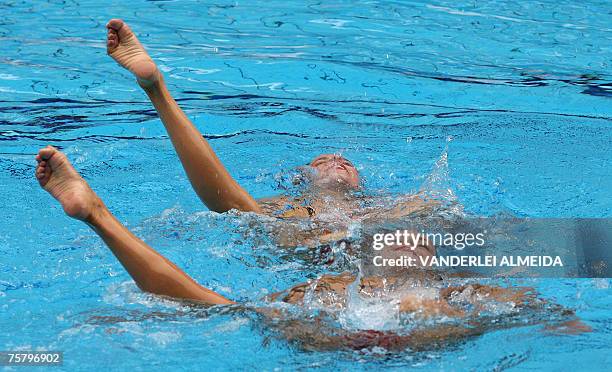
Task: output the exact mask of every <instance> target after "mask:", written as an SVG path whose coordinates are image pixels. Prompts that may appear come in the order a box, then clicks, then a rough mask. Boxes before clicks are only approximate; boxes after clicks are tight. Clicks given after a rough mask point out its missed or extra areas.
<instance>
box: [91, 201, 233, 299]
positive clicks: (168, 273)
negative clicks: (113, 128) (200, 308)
mask: <svg viewBox="0 0 612 372" xmlns="http://www.w3.org/2000/svg"><path fill="white" fill-rule="evenodd" d="M100 204H101V202H100ZM86 222H87V224H88V225H89V226H90V227H91V228H92V229H93V230H94V231H95V232H96V233H97V234H98V235H99V236H100V237H101V238H102V240H104V242H105V243H106V244H107V245H108V247H109V248H110V249H111V251H112V252H113V254H114V255H115V257H117V259H118V260H119V262H121V264H122V265H123V267H124V268H125V269H126V270H127V272H128V273H129V274H130V276H131V277H132V279H134V281H135V282H136V284H137V285H138V287H139V288H140V289H142V290H143V291H147V292H151V293H154V294H157V295H163V296H168V297H174V298H178V299H185V300H195V301H199V302H204V303H207V304H210V305H217V304H232V303H233V302H232V301H230V300H228V299H226V298H225V297H223V296H221V295H220V294H218V293H215V292H213V291H211V290H210V289H207V288H204V287H202V286H201V285H199V284H198V283H196V281H195V280H193V279H192V278H191V277H189V276H188V275H187V274H185V273H184V272H183V271H182V270H181V269H179V268H178V267H177V266H176V265H174V264H173V263H172V262H170V261H169V260H168V259H166V258H165V257H163V256H162V255H160V254H159V253H157V252H156V251H155V250H154V249H153V248H151V247H149V246H148V245H147V244H145V243H144V242H143V241H142V240H140V239H139V238H138V237H136V236H135V235H134V234H132V233H131V232H130V231H129V230H128V229H127V228H126V227H125V226H123V225H122V224H121V223H120V222H119V221H118V220H117V219H116V218H115V217H114V216H113V215H112V214H111V213H110V212H109V211H108V209H107V208H106V207H105V206H104V205H103V204H102V205H101V206H100V207H99V208H97V211H96V213H92V214H91V216H90V217H89V218H88V219H87V221H86Z"/></svg>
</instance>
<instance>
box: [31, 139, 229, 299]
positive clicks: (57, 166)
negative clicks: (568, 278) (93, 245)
mask: <svg viewBox="0 0 612 372" xmlns="http://www.w3.org/2000/svg"><path fill="white" fill-rule="evenodd" d="M36 161H37V162H38V166H37V167H36V178H37V179H38V182H39V184H40V186H41V187H42V188H43V189H44V190H46V191H47V192H48V193H49V194H51V196H53V197H54V198H55V199H57V200H58V201H59V202H60V204H61V205H62V207H63V208H64V211H65V212H66V214H67V215H68V216H70V217H72V218H75V219H78V220H80V221H83V222H85V223H87V224H88V225H89V226H90V227H91V228H92V229H93V230H94V231H95V232H96V233H97V234H98V235H99V236H100V237H101V238H102V240H104V242H105V243H106V245H108V247H109V248H110V249H111V251H112V252H113V254H114V255H115V257H117V259H118V260H119V262H121V264H122V265H123V267H124V268H125V269H126V270H127V272H128V273H129V274H130V275H131V276H132V278H133V279H134V281H135V282H136V284H137V285H138V287H139V288H140V289H142V290H143V291H147V292H151V293H154V294H157V295H162V296H168V297H173V298H179V299H185V300H194V301H200V302H204V303H207V304H230V303H232V301H230V300H228V299H226V298H224V297H223V296H221V295H220V294H217V293H215V292H213V291H211V290H209V289H207V288H204V287H202V286H201V285H199V284H198V283H196V282H195V281H194V280H193V279H192V278H190V277H189V276H188V275H187V274H185V272H183V271H182V270H181V269H179V268H178V267H177V266H176V265H174V264H173V263H172V262H170V261H168V260H167V259H166V258H165V257H163V256H162V255H160V254H159V253H157V252H156V251H155V250H154V249H153V248H151V247H149V246H148V245H147V244H146V243H144V242H143V241H142V240H140V239H139V238H138V237H136V236H135V235H134V234H132V233H131V232H130V231H129V230H128V229H127V228H126V227H125V226H123V225H122V224H121V223H120V222H119V221H118V220H117V219H116V218H115V217H114V216H113V215H112V214H111V213H110V211H109V210H108V209H107V208H106V206H105V205H104V203H103V202H102V200H101V199H100V198H99V197H98V196H97V195H96V194H95V193H94V192H93V190H92V189H91V188H90V187H89V185H88V184H87V182H85V180H84V179H83V178H81V176H80V175H79V174H78V173H77V171H76V170H75V169H74V167H73V166H72V164H70V162H69V161H68V158H66V155H64V154H63V153H61V152H59V151H58V150H57V149H55V148H53V147H51V146H48V147H45V148H44V149H42V150H40V151H39V153H38V155H37V156H36Z"/></svg>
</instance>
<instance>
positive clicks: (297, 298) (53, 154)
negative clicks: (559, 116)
mask: <svg viewBox="0 0 612 372" xmlns="http://www.w3.org/2000/svg"><path fill="white" fill-rule="evenodd" d="M107 28H108V35H107V47H108V53H109V54H110V55H111V56H112V57H113V58H114V59H115V60H116V61H117V62H118V63H119V64H121V65H122V66H123V67H125V68H127V69H128V70H129V71H131V72H132V73H133V74H134V75H135V76H136V78H137V81H138V83H139V84H140V86H141V87H142V88H143V89H144V90H145V92H146V93H147V95H148V96H149V97H150V98H151V101H152V102H153V104H154V106H155V108H156V109H157V111H158V113H159V115H160V117H161V119H162V122H163V123H164V125H165V127H166V129H167V131H168V133H169V135H170V138H171V140H172V143H173V144H174V147H175V149H176V151H177V153H178V155H179V158H180V159H181V162H182V164H183V167H184V168H185V171H186V173H187V175H188V176H189V179H190V181H191V183H192V185H193V188H194V190H195V191H196V193H197V194H198V196H199V197H200V198H201V199H202V201H203V202H204V203H205V204H206V205H207V206H208V207H209V208H210V209H211V210H214V211H217V212H225V211H228V210H230V209H238V210H241V211H250V212H256V213H263V212H264V210H263V208H262V207H261V206H260V204H259V203H258V202H257V201H255V200H254V199H253V198H252V197H251V196H250V195H249V194H248V193H247V192H246V191H244V189H242V188H241V187H240V186H239V185H238V184H237V183H236V182H235V181H234V179H233V178H232V177H231V176H230V175H229V174H228V172H227V170H226V169H225V167H224V166H223V165H222V164H221V162H220V161H219V159H218V158H217V156H216V155H215V153H214V152H213V150H212V149H211V147H210V146H209V145H208V143H207V142H206V140H205V139H204V138H203V137H202V136H201V134H200V133H199V132H198V131H197V129H196V128H195V126H194V125H193V124H192V123H191V122H190V121H189V119H188V118H187V117H186V115H185V114H184V113H183V111H182V110H181V109H180V108H179V107H178V105H177V104H176V102H175V101H174V99H173V98H172V97H171V96H170V93H169V92H168V90H167V88H166V86H165V84H164V83H163V78H162V76H161V74H160V72H159V70H158V69H157V67H156V66H155V64H154V63H153V61H152V60H151V58H150V57H149V56H148V54H147V53H146V52H145V50H144V48H143V47H142V46H141V45H140V43H139V42H138V39H137V38H136V36H135V35H134V34H133V32H132V31H131V30H130V28H129V27H128V26H127V25H126V24H125V23H124V22H122V21H121V20H117V19H113V20H111V21H110V22H109V23H108V25H107ZM36 161H37V163H38V165H37V167H36V172H35V174H36V178H37V179H38V182H39V184H40V186H41V187H42V188H43V189H44V190H46V191H47V192H48V193H49V194H51V195H52V196H53V197H54V198H55V199H56V200H58V201H59V202H60V204H61V205H62V207H63V209H64V211H65V213H66V214H67V215H68V216H70V217H72V218H75V219H77V220H80V221H83V222H85V223H86V224H88V225H89V226H90V227H91V228H92V229H93V230H94V231H95V232H96V233H97V234H98V235H99V236H100V237H101V238H102V240H103V241H104V242H105V243H106V245H107V246H108V247H109V248H110V250H111V251H112V252H113V254H114V255H115V256H116V257H117V259H118V260H119V262H120V263H121V264H122V265H123V267H124V268H125V269H126V271H127V272H128V273H129V274H130V276H131V277H132V279H133V280H134V281H135V282H136V284H137V285H138V287H139V288H140V289H142V290H143V291H146V292H150V293H153V294H156V295H161V296H166V297H171V298H174V299H178V300H186V301H192V302H196V303H199V304H205V305H231V304H234V302H233V301H232V300H230V299H227V298H226V297H224V296H222V295H221V294H218V293H216V292H214V291H212V290H210V289H208V288H205V287H203V286H201V285H199V284H198V283H197V282H196V281H195V280H193V279H192V278H191V277H190V276H189V275H187V274H186V273H185V272H183V271H182V270H181V269H180V268H179V267H177V266H176V265H175V264H173V263H172V262H170V261H169V260H168V259H166V258H165V257H163V256H162V255H160V254H159V253H158V252H156V251H155V250H154V249H153V248H151V247H150V246H148V245H147V244H146V243H144V242H143V241H142V240H141V239H139V238H138V237H136V236H135V235H134V234H132V233H131V232H130V231H129V230H128V229H127V228H126V227H125V226H123V225H122V224H121V222H119V220H117V218H115V217H114V216H113V215H112V213H111V212H110V211H109V210H108V208H107V207H106V206H105V204H104V203H103V202H102V200H101V199H100V198H99V197H98V196H97V195H96V194H95V193H94V191H93V190H92V189H91V188H90V187H89V185H88V184H87V182H85V180H84V179H83V178H82V177H81V176H80V175H79V174H78V172H77V171H76V170H75V169H74V167H73V166H72V164H71V163H70V162H69V160H68V158H67V157H66V156H65V154H63V153H62V152H60V151H58V150H57V149H55V148H53V147H51V146H48V147H45V148H43V149H41V150H40V151H39V153H38V155H37V156H36ZM310 166H311V167H312V168H313V170H314V171H315V176H314V180H313V182H314V184H315V186H316V187H318V188H319V189H320V192H321V193H324V194H327V195H334V197H338V198H340V199H342V198H344V196H342V195H343V193H344V191H347V190H354V189H357V188H358V187H359V174H358V172H357V170H356V169H355V167H354V166H353V165H352V164H351V163H350V162H349V161H348V160H346V159H344V158H343V157H341V156H337V155H327V154H326V155H321V156H318V157H317V158H315V159H314V160H313V161H312V162H311V163H310ZM419 207H420V206H419ZM419 207H417V208H419ZM308 212H309V213H308V214H307V216H311V215H312V213H313V212H312V211H308ZM315 213H316V210H315ZM397 248H398V249H396V250H389V251H388V252H390V253H389V254H391V255H393V254H400V253H401V252H402V249H405V248H407V247H397ZM408 248H409V247H408ZM417 248H418V249H416V250H411V251H412V252H413V253H412V254H421V255H433V254H435V249H434V248H433V247H431V246H420V247H417ZM393 252H395V253H393ZM415 252H416V253H415ZM391 258H392V257H391ZM398 278H399V277H397V276H396V277H390V278H382V279H381V278H380V277H376V276H370V277H363V278H356V277H355V276H354V275H352V274H348V273H345V274H340V275H327V276H323V277H321V278H319V279H317V280H316V281H314V282H311V283H308V284H301V285H297V286H295V287H293V288H291V289H289V290H287V291H285V292H282V293H277V294H274V295H272V296H270V298H269V300H271V301H283V302H286V303H291V304H295V305H298V306H299V305H301V304H302V303H303V301H304V293H305V290H306V288H307V287H310V288H314V295H318V296H321V298H325V299H326V301H332V303H329V305H330V306H332V307H343V306H346V299H347V290H348V286H349V285H350V284H351V283H354V282H355V281H356V280H359V283H358V285H359V292H360V294H361V295H363V296H371V295H372V293H375V292H377V291H379V290H380V289H381V288H382V287H383V286H388V285H389V283H393V282H394V280H397V279H398ZM399 287H401V285H399ZM466 290H469V291H471V292H474V291H475V292H476V293H477V294H478V295H479V296H485V297H489V298H491V299H494V300H498V301H500V302H511V303H513V304H517V305H518V306H524V307H532V308H537V307H542V308H543V305H542V304H543V302H542V300H540V299H538V298H537V297H535V295H534V294H533V293H531V292H530V290H529V289H525V288H518V289H504V288H498V287H489V286H481V285H477V286H470V288H467V287H465V286H464V287H450V288H445V289H439V288H430V289H428V295H427V296H424V295H423V293H420V292H418V291H417V292H414V291H406V292H405V293H404V292H400V293H399V297H398V301H399V302H398V304H399V310H400V311H403V312H408V313H411V314H420V315H421V316H424V317H427V316H432V315H436V314H438V315H444V316H448V317H457V318H462V319H470V322H471V323H470V326H469V327H460V326H448V325H445V326H438V327H434V328H428V329H418V330H415V331H414V332H412V333H410V334H409V335H398V334H395V333H392V332H391V333H389V332H378V331H363V332H352V331H346V330H340V329H333V330H328V331H329V332H325V327H320V325H315V326H313V325H312V324H309V323H307V322H300V321H297V322H296V321H295V320H287V318H283V314H282V313H280V312H279V311H278V309H273V308H270V309H257V311H259V312H260V313H262V314H264V315H265V316H266V318H268V319H271V318H272V319H275V323H277V324H284V325H283V327H282V329H281V333H282V334H283V336H284V337H286V338H287V339H288V340H291V341H295V342H298V343H300V344H301V345H302V346H304V347H305V348H308V349H317V350H324V349H361V348H364V347H375V346H381V347H385V348H388V349H403V348H406V347H411V348H417V347H420V346H423V347H425V346H427V345H431V344H439V343H443V342H446V341H452V340H457V339H462V338H465V337H468V336H474V335H478V334H481V333H483V332H484V331H485V330H487V329H489V328H487V327H484V326H478V324H477V319H476V318H475V316H476V313H474V312H466V311H465V309H462V308H460V307H457V306H455V305H453V304H452V303H451V302H452V301H451V298H452V297H453V296H454V295H455V294H457V293H463V292H464V291H466ZM479 296H473V297H472V300H471V301H474V305H475V306H474V309H475V310H474V311H476V310H477V309H478V298H479ZM330 299H331V300H330ZM559 309H560V310H559V311H561V312H567V314H566V315H568V317H569V318H570V319H569V320H567V321H566V322H564V323H562V324H560V325H559V326H558V327H560V328H558V329H561V331H563V330H567V332H570V333H571V332H584V331H588V326H585V325H584V324H582V323H580V322H579V321H578V320H577V319H575V317H574V316H573V313H571V311H569V310H565V309H562V308H560V307H559ZM279 319H280V322H279V321H278V320H279ZM283 319H285V320H287V321H286V322H284V323H283Z"/></svg>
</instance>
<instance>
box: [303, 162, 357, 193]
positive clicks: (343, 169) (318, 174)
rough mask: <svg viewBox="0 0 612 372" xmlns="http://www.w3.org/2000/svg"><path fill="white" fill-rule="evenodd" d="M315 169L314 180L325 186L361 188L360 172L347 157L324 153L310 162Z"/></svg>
mask: <svg viewBox="0 0 612 372" xmlns="http://www.w3.org/2000/svg"><path fill="white" fill-rule="evenodd" d="M309 165H310V167H311V168H312V169H313V170H314V178H313V182H314V184H315V185H317V186H319V187H323V188H337V187H338V186H340V187H342V188H348V189H357V188H359V172H357V169H356V168H355V166H354V165H353V164H352V163H351V162H350V161H348V160H347V159H346V158H345V157H343V156H341V155H337V154H323V155H319V156H317V157H316V158H314V160H313V161H311V162H310V164H309Z"/></svg>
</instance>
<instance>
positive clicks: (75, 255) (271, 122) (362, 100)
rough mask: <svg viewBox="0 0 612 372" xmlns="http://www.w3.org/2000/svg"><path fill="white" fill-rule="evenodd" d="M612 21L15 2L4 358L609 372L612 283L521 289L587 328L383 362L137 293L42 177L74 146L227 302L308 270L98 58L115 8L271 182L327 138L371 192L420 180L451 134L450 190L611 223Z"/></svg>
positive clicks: (138, 364) (2, 81) (584, 8)
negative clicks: (214, 206) (240, 208)
mask: <svg viewBox="0 0 612 372" xmlns="http://www.w3.org/2000/svg"><path fill="white" fill-rule="evenodd" d="M611 12H612V8H611V5H610V4H609V2H606V1H584V2H577V1H529V2H513V1H487V2H465V1H462V2H451V1H427V2H419V1H405V2H404V1H367V2H366V1H364V2H357V3H356V2H349V1H346V2H342V1H341V2H334V3H327V2H297V1H296V2H284V1H265V2H260V1H249V2H237V1H233V2H229V1H228V2H222V1H217V2H214V3H213V2H199V1H180V2H177V1H131V2H129V3H124V2H116V1H112V2H104V3H102V2H95V1H79V2H70V1H68V2H63V3H59V2H58V3H39V2H28V1H24V2H18V3H3V4H0V14H2V20H1V21H0V38H1V40H2V44H1V45H0V48H1V51H2V52H1V53H0V64H1V69H0V169H1V170H2V171H1V172H0V195H2V198H1V199H0V208H1V210H2V214H1V217H0V218H1V226H2V228H1V229H0V256H1V257H2V258H1V259H0V308H1V313H2V315H1V316H0V323H1V324H0V328H1V329H2V332H1V333H0V349H2V350H11V349H24V350H28V349H45V350H63V351H64V352H65V362H64V368H66V369H91V368H95V367H96V366H99V365H102V364H104V365H106V366H109V367H111V368H116V369H126V370H127V369H147V370H161V369H165V368H172V367H176V366H180V367H179V368H184V369H195V368H206V369H213V370H217V369H223V368H230V369H237V368H256V369H264V370H273V369H277V368H279V369H293V368H300V367H301V368H306V367H319V368H324V369H349V368H350V369H369V368H382V367H395V368H405V367H413V368H417V369H423V370H464V369H476V370H503V369H508V368H513V367H516V368H520V369H540V368H547V369H554V370H567V369H570V368H571V369H574V368H581V367H584V368H587V367H588V368H589V369H593V370H606V369H608V366H609V365H610V362H612V361H611V359H610V355H612V354H611V353H610V351H611V347H610V344H611V343H610V341H611V337H612V336H611V335H612V329H611V326H610V324H611V323H610V320H611V314H610V310H609V309H610V305H612V297H611V296H610V289H609V279H596V280H593V279H578V280H569V279H563V280H562V279H547V280H539V281H533V280H530V281H527V282H528V283H529V284H530V285H535V286H536V287H537V288H538V290H539V291H540V292H541V293H542V296H543V297H546V298H550V299H552V300H554V301H556V302H558V303H561V304H563V305H565V306H568V307H571V308H574V309H576V311H577V314H578V315H579V316H580V317H581V318H582V319H583V320H584V321H585V322H586V323H588V324H589V325H590V326H591V327H592V328H593V329H594V331H593V332H592V333H588V334H582V335H577V336H553V335H548V334H545V333H543V332H541V331H540V330H541V327H524V328H514V329H509V330H504V331H496V332H491V333H488V334H485V335H484V336H482V337H479V338H476V339H473V340H469V341H467V342H465V343H463V344H461V345H458V346H457V347H455V348H452V349H448V350H436V351H431V352H425V353H410V352H406V353H400V354H394V355H383V356H381V355H369V354H367V353H345V352H343V353H308V352H304V351H301V350H299V349H296V348H294V347H292V346H291V345H289V344H287V343H286V342H284V341H283V340H281V339H278V338H275V337H271V336H270V334H269V332H268V331H267V330H266V329H265V327H264V326H263V325H262V324H261V322H259V320H258V319H257V318H256V317H255V316H253V315H252V314H249V313H245V312H241V311H233V310H230V309H218V308H213V309H206V310H197V311H196V310H193V309H188V308H185V307H183V306H181V305H178V304H176V303H173V302H169V301H163V300H160V299H158V298H155V297H153V296H150V295H147V294H143V293H141V292H140V291H139V290H138V289H137V288H136V286H135V285H134V284H133V282H132V281H131V280H130V278H129V276H128V275H127V274H126V273H125V271H124V270H123V268H122V267H121V266H120V264H119V263H118V262H116V260H115V258H114V257H113V256H112V254H111V253H110V252H109V251H108V249H107V248H106V247H105V246H104V245H103V244H102V243H101V241H100V240H99V239H98V238H97V237H96V236H95V235H94V233H93V232H92V231H90V230H89V229H88V228H87V227H86V226H84V225H82V224H79V223H76V222H74V221H71V220H69V219H68V218H66V217H65V216H64V215H63V213H62V211H61V207H59V205H57V204H56V203H55V202H54V201H53V200H52V199H51V198H50V197H49V196H48V195H47V194H46V193H44V192H43V191H42V190H40V189H39V188H38V185H37V184H36V181H35V179H34V177H33V165H34V161H33V154H35V152H36V151H37V150H38V148H40V147H43V146H45V145H47V144H53V145H55V146H57V147H59V148H61V149H62V150H64V151H65V152H66V153H67V154H68V156H69V157H70V159H71V160H72V161H73V162H74V164H75V166H76V167H77V169H78V170H79V171H80V172H81V173H82V174H83V175H84V177H85V178H86V179H87V181H88V182H90V184H91V185H92V187H93V189H94V190H95V191H96V192H97V193H98V195H100V197H101V198H102V199H103V200H105V202H106V203H107V205H108V206H109V207H110V209H111V210H112V211H113V212H114V213H115V214H116V215H117V216H118V217H119V219H120V220H121V221H123V222H124V223H126V224H127V225H128V227H130V229H132V230H133V231H134V232H135V233H136V234H138V235H139V236H141V237H142V238H143V239H144V240H145V241H146V242H147V243H149V244H151V245H152V246H154V247H155V248H156V249H158V250H159V251H160V252H162V253H163V254H164V255H167V256H168V257H169V258H170V259H171V260H173V261H174V262H176V263H177V264H178V265H179V266H180V267H182V268H184V269H185V271H186V272H188V273H189V274H191V275H192V276H193V277H194V278H195V279H196V280H198V281H199V282H200V283H202V284H205V285H207V286H208V287H211V288H213V289H214V290H216V291H219V292H221V293H222V294H224V295H226V296H228V297H230V298H232V299H235V300H242V301H256V300H257V299H259V298H260V297H262V296H263V295H265V294H267V293H270V292H272V291H275V290H281V289H284V288H286V287H289V286H291V285H292V284H295V283H297V282H299V281H303V280H305V279H307V278H309V277H311V276H312V274H313V271H312V270H313V268H312V267H311V266H308V267H305V266H304V265H302V264H301V263H299V262H295V261H291V260H287V259H285V258H283V257H281V256H279V255H278V254H275V250H274V245H273V242H271V241H268V240H266V239H265V237H262V236H259V235H257V234H256V233H253V235H252V236H248V233H249V232H250V227H251V224H249V221H248V219H245V217H244V216H238V215H235V214H227V215H218V214H214V213H211V212H208V211H206V209H205V207H204V206H203V205H202V204H201V203H200V201H199V199H197V197H196V196H195V194H194V193H193V192H192V190H191V188H190V185H189V182H188V180H187V179H186V177H185V175H184V173H183V171H182V168H181V166H180V163H179V162H178V160H177V157H176V155H175V153H174V150H173V149H172V146H171V144H170V141H169V140H168V138H167V136H166V133H165V131H164V129H163V127H162V125H161V123H160V121H159V119H158V118H157V116H156V114H155V111H154V110H153V108H152V107H151V105H150V103H149V102H148V101H147V99H146V97H145V95H144V94H143V93H142V92H141V91H140V90H139V89H138V87H137V86H136V84H135V83H134V81H133V79H132V78H131V77H130V76H129V74H128V73H126V72H125V71H123V70H121V69H120V68H119V67H118V66H116V65H115V63H114V62H113V61H112V60H111V59H110V58H109V57H107V56H106V54H105V45H104V37H105V30H104V24H105V23H106V21H107V20H108V19H109V18H112V17H121V18H123V19H124V20H126V21H127V22H128V23H129V24H130V25H131V26H132V28H133V29H134V30H135V31H136V32H137V34H138V36H139V37H140V40H141V41H142V42H143V44H144V45H145V46H146V47H147V49H148V51H149V53H150V54H151V55H152V57H153V58H154V59H155V60H156V61H157V63H158V65H159V66H160V68H161V70H162V71H163V72H164V74H165V76H166V81H167V83H168V85H169V87H170V89H171V91H172V92H173V94H174V95H175V98H176V99H177V101H178V102H179V104H180V105H181V106H182V107H183V108H184V109H185V111H186V112H187V113H188V115H189V116H190V117H191V118H192V120H193V121H194V122H195V123H196V124H197V125H198V127H199V128H200V130H201V131H202V132H203V133H204V135H205V136H206V137H207V138H208V139H209V140H210V142H211V145H212V146H213V147H214V148H215V150H216V151H217V152H218V154H219V156H220V157H221V159H222V160H223V161H224V162H225V163H226V164H227V166H228V168H229V170H230V172H231V173H232V174H233V175H234V176H235V178H236V179H237V180H238V182H240V183H241V184H242V185H243V186H244V187H245V188H246V189H247V190H248V191H249V192H251V193H252V194H253V195H255V196H256V197H265V196H271V195H275V194H278V193H281V192H283V191H284V190H285V187H286V186H287V180H286V179H287V175H288V174H289V172H290V170H291V169H293V168H295V167H296V166H299V165H302V164H305V163H306V162H307V161H309V160H310V159H311V158H312V157H313V156H315V155H317V154H319V153H321V152H342V153H343V154H344V155H346V156H347V157H348V158H349V159H351V160H352V161H353V162H354V163H355V164H357V165H358V168H359V171H360V172H361V173H362V174H363V176H364V178H365V183H366V186H367V188H368V189H369V190H372V191H374V192H385V193H391V194H394V193H409V192H413V191H416V190H417V189H418V188H419V187H420V185H421V184H422V183H423V182H424V181H425V180H426V178H427V176H428V175H429V174H430V173H431V171H432V169H433V168H434V166H435V163H436V162H437V161H438V160H439V159H440V156H441V154H442V153H443V152H444V151H445V149H446V151H447V155H448V165H447V166H448V177H447V178H446V179H445V180H444V181H445V182H448V184H449V185H450V187H451V188H452V189H453V191H454V193H455V194H456V195H457V198H458V199H459V200H460V202H461V203H462V204H463V205H464V206H465V208H466V210H467V211H469V212H472V213H475V214H479V215H493V214H496V213H510V214H513V215H518V216H529V217H612V196H611V192H610V190H612V155H611V154H612V151H610V143H612V135H611V131H610V129H611V123H612V105H611V104H610V102H611V101H610V99H611V97H612V86H611V85H610V84H611V76H610V74H609V71H610V56H611V55H612V50H611V48H612V28H610V25H611V24H612V22H611V21H612V16H611V14H612V13H611ZM244 232H246V234H247V237H246V238H245V236H244ZM255 242H256V243H257V244H255ZM316 269H317V270H318V271H317V272H316V273H323V272H325V270H326V268H325V267H320V268H316Z"/></svg>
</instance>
